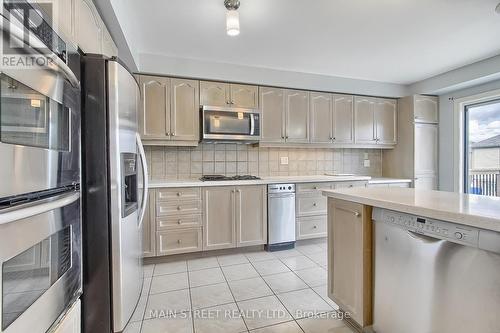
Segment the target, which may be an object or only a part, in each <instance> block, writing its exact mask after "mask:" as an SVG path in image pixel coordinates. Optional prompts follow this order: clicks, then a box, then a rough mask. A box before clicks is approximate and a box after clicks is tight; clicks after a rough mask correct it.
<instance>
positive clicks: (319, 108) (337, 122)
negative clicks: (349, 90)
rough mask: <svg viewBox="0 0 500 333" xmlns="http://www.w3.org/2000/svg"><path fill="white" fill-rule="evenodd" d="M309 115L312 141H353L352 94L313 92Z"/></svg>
mask: <svg viewBox="0 0 500 333" xmlns="http://www.w3.org/2000/svg"><path fill="white" fill-rule="evenodd" d="M310 115H311V116H310V118H311V119H310V120H311V142H312V143H352V142H353V139H354V137H353V133H354V128H353V119H354V115H353V97H352V96H347V95H333V94H328V93H316V92H313V93H311V97H310ZM327 120H328V121H327Z"/></svg>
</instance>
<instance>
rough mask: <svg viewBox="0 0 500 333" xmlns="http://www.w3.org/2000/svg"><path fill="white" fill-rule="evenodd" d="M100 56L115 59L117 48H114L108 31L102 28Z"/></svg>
mask: <svg viewBox="0 0 500 333" xmlns="http://www.w3.org/2000/svg"><path fill="white" fill-rule="evenodd" d="M101 50H102V54H104V55H105V56H107V57H110V58H111V57H117V56H118V47H117V46H116V44H115V42H114V41H113V38H112V37H111V35H110V33H109V31H108V30H107V29H106V28H104V29H103V31H102V49H101Z"/></svg>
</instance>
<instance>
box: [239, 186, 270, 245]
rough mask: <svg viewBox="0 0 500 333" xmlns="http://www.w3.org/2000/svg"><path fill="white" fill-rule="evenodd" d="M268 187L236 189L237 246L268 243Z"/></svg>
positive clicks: (241, 187) (242, 187)
mask: <svg viewBox="0 0 500 333" xmlns="http://www.w3.org/2000/svg"><path fill="white" fill-rule="evenodd" d="M266 193H267V189H266V186H261V185H259V186H240V187H238V188H237V189H236V233H237V246H238V247H241V246H252V245H260V244H265V243H266V242H267V194H266Z"/></svg>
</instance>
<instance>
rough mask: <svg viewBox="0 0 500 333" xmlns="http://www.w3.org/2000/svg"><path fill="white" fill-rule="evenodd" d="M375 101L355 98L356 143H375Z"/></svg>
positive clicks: (366, 98) (367, 98)
mask: <svg viewBox="0 0 500 333" xmlns="http://www.w3.org/2000/svg"><path fill="white" fill-rule="evenodd" d="M374 109H375V100H374V99H373V98H369V97H354V137H355V142H356V143H370V144H374V143H375V142H376V141H375V139H376V138H375V114H374Z"/></svg>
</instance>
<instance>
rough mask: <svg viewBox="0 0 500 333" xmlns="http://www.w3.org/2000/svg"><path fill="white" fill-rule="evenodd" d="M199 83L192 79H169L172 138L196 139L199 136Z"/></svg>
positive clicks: (181, 139) (180, 139) (179, 139)
mask: <svg viewBox="0 0 500 333" xmlns="http://www.w3.org/2000/svg"><path fill="white" fill-rule="evenodd" d="M198 86H199V83H198V81H194V80H184V79H172V80H171V87H172V88H171V89H172V92H171V96H172V98H171V100H172V106H171V111H170V115H171V126H172V133H171V134H172V136H171V138H172V140H176V141H198V139H199V137H200V129H199V123H200V116H199V112H200V111H199V108H200V102H199V90H198V89H199V88H198Z"/></svg>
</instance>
